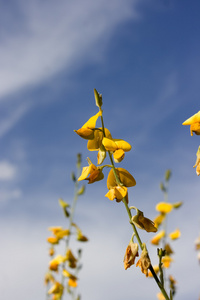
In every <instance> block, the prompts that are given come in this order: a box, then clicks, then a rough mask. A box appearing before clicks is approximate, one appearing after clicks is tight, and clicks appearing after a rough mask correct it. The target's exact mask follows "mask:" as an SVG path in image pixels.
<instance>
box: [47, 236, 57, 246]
mask: <svg viewBox="0 0 200 300" xmlns="http://www.w3.org/2000/svg"><path fill="white" fill-rule="evenodd" d="M47 242H48V243H50V244H52V245H55V244H58V242H59V238H58V237H55V236H50V237H48V238H47Z"/></svg>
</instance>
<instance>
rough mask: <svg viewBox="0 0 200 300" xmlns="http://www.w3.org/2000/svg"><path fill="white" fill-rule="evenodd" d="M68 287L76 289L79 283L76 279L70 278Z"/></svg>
mask: <svg viewBox="0 0 200 300" xmlns="http://www.w3.org/2000/svg"><path fill="white" fill-rule="evenodd" d="M68 285H69V286H71V287H73V288H75V287H77V285H78V284H77V281H76V280H75V279H71V278H70V279H69V281H68Z"/></svg>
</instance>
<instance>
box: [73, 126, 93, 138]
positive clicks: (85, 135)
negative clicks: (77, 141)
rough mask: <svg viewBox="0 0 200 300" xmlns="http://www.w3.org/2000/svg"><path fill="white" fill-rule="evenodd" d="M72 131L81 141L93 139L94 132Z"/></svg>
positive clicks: (87, 129)
mask: <svg viewBox="0 0 200 300" xmlns="http://www.w3.org/2000/svg"><path fill="white" fill-rule="evenodd" d="M74 131H75V132H76V133H77V134H78V135H79V136H80V137H82V138H83V139H86V140H92V139H93V138H94V130H92V129H90V128H80V129H78V130H74Z"/></svg>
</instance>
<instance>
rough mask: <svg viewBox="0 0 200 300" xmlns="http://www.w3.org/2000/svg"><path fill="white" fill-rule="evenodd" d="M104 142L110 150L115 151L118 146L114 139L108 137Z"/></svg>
mask: <svg viewBox="0 0 200 300" xmlns="http://www.w3.org/2000/svg"><path fill="white" fill-rule="evenodd" d="M102 144H103V145H104V147H105V149H106V150H108V151H115V150H117V148H118V147H117V144H116V143H115V142H114V141H113V140H112V139H108V138H106V137H104V138H103V141H102Z"/></svg>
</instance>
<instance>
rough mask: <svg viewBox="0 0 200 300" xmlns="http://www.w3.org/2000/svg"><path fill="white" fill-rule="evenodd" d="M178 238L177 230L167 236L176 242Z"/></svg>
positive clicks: (178, 231) (178, 232) (179, 233)
mask: <svg viewBox="0 0 200 300" xmlns="http://www.w3.org/2000/svg"><path fill="white" fill-rule="evenodd" d="M180 236H181V232H180V230H179V229H176V230H175V231H173V232H171V233H170V234H169V237H170V239H171V240H176V239H178V238H179V237H180Z"/></svg>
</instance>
